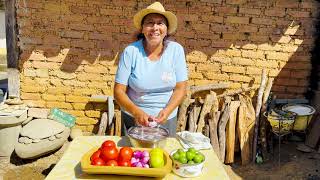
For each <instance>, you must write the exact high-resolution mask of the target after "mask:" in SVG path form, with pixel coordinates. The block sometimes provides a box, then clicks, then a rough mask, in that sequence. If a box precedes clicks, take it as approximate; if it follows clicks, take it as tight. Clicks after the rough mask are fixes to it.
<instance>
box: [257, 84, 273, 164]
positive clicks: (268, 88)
mask: <svg viewBox="0 0 320 180" xmlns="http://www.w3.org/2000/svg"><path fill="white" fill-rule="evenodd" d="M272 84H273V78H269V79H268V82H267V86H266V88H265V90H264V93H263V99H262V107H261V113H264V112H266V111H267V105H268V102H267V101H268V97H269V94H270V91H271V87H272ZM266 121H267V118H266V117H265V116H260V124H261V125H260V135H261V147H262V148H261V152H262V156H263V157H264V158H265V159H266V160H267V159H269V158H268V155H267V154H268V153H267V132H266Z"/></svg>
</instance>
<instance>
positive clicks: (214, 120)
mask: <svg viewBox="0 0 320 180" xmlns="http://www.w3.org/2000/svg"><path fill="white" fill-rule="evenodd" d="M210 114H211V118H210V120H209V126H210V141H211V145H212V148H213V150H214V152H215V153H216V154H217V156H218V158H219V159H220V146H219V139H218V120H219V116H220V111H217V112H214V111H211V112H210Z"/></svg>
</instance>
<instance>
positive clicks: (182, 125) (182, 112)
mask: <svg viewBox="0 0 320 180" xmlns="http://www.w3.org/2000/svg"><path fill="white" fill-rule="evenodd" d="M190 98H191V94H190V93H188V94H187V96H186V97H185V98H184V100H183V101H182V103H181V104H180V106H179V112H178V119H177V131H178V132H181V131H184V130H185V129H186V124H187V117H186V116H187V110H188V107H189V105H190V103H191V100H190Z"/></svg>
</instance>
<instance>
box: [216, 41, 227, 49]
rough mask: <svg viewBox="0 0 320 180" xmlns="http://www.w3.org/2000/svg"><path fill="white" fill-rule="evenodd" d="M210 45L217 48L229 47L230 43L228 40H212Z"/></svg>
mask: <svg viewBox="0 0 320 180" xmlns="http://www.w3.org/2000/svg"><path fill="white" fill-rule="evenodd" d="M211 46H212V47H217V48H229V47H230V46H231V43H230V42H229V41H212V44H211Z"/></svg>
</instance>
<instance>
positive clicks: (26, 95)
mask: <svg viewBox="0 0 320 180" xmlns="http://www.w3.org/2000/svg"><path fill="white" fill-rule="evenodd" d="M21 99H22V100H24V99H29V100H41V96H40V94H39V93H24V92H21Z"/></svg>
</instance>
